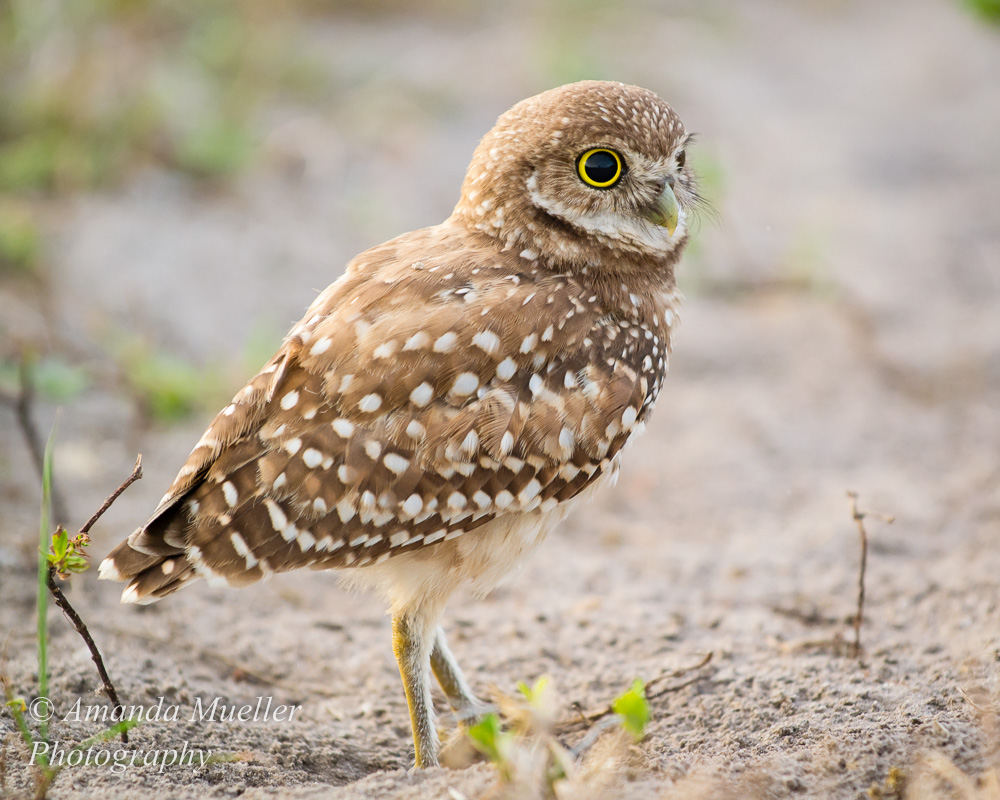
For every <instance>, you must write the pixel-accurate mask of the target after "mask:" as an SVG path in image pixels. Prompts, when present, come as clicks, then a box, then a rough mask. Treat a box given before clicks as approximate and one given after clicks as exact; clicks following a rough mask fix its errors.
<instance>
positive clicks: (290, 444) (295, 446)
mask: <svg viewBox="0 0 1000 800" xmlns="http://www.w3.org/2000/svg"><path fill="white" fill-rule="evenodd" d="M300 447H302V440H301V439H299V438H298V437H296V438H294V439H289V440H288V441H287V442H285V444H284V448H285V451H286V452H287V453H288V454H289V455H290V456H294V455H295V454H296V453H297V452H299V448H300Z"/></svg>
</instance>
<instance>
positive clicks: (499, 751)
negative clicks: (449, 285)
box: [467, 713, 514, 782]
mask: <svg viewBox="0 0 1000 800" xmlns="http://www.w3.org/2000/svg"><path fill="white" fill-rule="evenodd" d="M467 734H468V736H469V741H471V742H472V746H473V747H475V748H476V749H477V750H478V751H479V752H480V753H482V754H483V755H484V756H486V757H487V758H488V759H489V760H490V761H492V762H493V763H494V764H496V766H497V769H498V770H499V771H500V776H501V778H503V780H504V781H508V782H509V781H510V779H511V777H512V776H513V767H512V764H511V760H510V756H511V751H512V748H513V746H514V734H513V733H511V732H510V731H505V730H504V729H503V725H502V724H501V722H500V717H499V716H497V715H496V714H493V713H491V714H486V715H485V716H484V717H483V718H482V719H481V720H480V721H479V722H477V723H476V724H475V725H473V726H471V727H470V728H469V729H468V731H467Z"/></svg>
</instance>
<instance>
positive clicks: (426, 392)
mask: <svg viewBox="0 0 1000 800" xmlns="http://www.w3.org/2000/svg"><path fill="white" fill-rule="evenodd" d="M433 397H434V387H433V386H431V385H430V384H429V383H428V382H427V381H424V382H423V383H421V384H420V385H419V386H418V387H417V388H416V389H414V390H413V391H412V392H410V402H411V403H413V405H415V406H417V407H418V408H423V407H424V406H426V405H427V404H428V403H429V402H430V401H431V400H432V399H433Z"/></svg>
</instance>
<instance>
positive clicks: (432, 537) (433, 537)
mask: <svg viewBox="0 0 1000 800" xmlns="http://www.w3.org/2000/svg"><path fill="white" fill-rule="evenodd" d="M446 533H448V529H447V528H438V529H437V530H436V531H434V532H433V533H428V534H427V535H426V536H425V537H424V544H434V542H436V541H438V540H440V539H443V538H444V537H445V534H446Z"/></svg>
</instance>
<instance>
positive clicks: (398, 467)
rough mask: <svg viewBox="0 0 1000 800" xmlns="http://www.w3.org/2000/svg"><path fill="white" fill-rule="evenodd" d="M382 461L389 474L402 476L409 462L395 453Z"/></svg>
mask: <svg viewBox="0 0 1000 800" xmlns="http://www.w3.org/2000/svg"><path fill="white" fill-rule="evenodd" d="M382 461H383V462H384V463H385V465H386V467H387V468H388V469H389V471H390V472H394V473H396V474H397V475H402V474H403V473H404V472H406V470H407V469H408V468H409V466H410V462H409V461H408V460H407V459H405V458H403V457H402V456H401V455H398V454H397V453H389V454H387V455H386V457H385V458H384V459H382Z"/></svg>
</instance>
